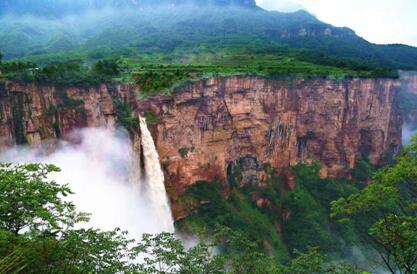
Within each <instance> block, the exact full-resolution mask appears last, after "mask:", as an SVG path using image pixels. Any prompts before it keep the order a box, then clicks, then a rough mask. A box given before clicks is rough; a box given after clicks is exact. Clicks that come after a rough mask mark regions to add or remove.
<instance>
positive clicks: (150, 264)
mask: <svg viewBox="0 0 417 274" xmlns="http://www.w3.org/2000/svg"><path fill="white" fill-rule="evenodd" d="M136 250H137V251H138V253H139V254H142V255H143V256H144V262H143V263H140V264H139V265H138V270H139V272H140V273H149V274H151V273H152V274H170V273H172V274H174V273H181V274H199V273H201V274H203V273H204V274H205V273H208V274H216V273H225V270H224V261H223V260H222V258H221V256H215V255H214V256H212V255H211V252H210V246H208V245H206V244H204V243H200V244H198V245H196V246H195V247H192V248H190V249H189V250H186V249H185V247H184V245H183V243H182V241H181V240H179V239H176V238H175V237H174V235H172V234H170V233H161V234H158V235H155V236H154V235H148V234H145V235H143V238H142V241H141V242H140V243H139V244H138V245H137V247H136Z"/></svg>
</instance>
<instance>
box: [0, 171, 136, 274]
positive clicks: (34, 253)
mask: <svg viewBox="0 0 417 274" xmlns="http://www.w3.org/2000/svg"><path fill="white" fill-rule="evenodd" d="M58 171H59V168H57V167H56V166H53V165H43V164H26V165H11V164H1V165H0V193H1V194H0V270H1V271H0V272H1V273H19V271H23V272H24V273H118V272H123V271H127V270H129V269H131V263H130V260H129V259H130V258H134V257H135V255H134V254H135V253H134V252H133V251H132V249H131V248H130V244H131V243H132V241H131V240H128V239H127V238H126V233H125V232H121V231H120V230H118V229H115V230H113V231H108V232H103V231H100V230H96V229H75V228H74V226H75V225H76V224H79V223H81V222H86V221H88V216H87V214H85V213H79V212H77V211H76V209H75V205H74V204H73V203H71V202H67V201H65V200H64V198H65V197H67V196H68V195H70V194H71V193H72V192H71V190H70V189H69V187H68V186H66V185H64V186H61V185H59V184H57V183H56V182H54V181H49V180H48V179H47V178H48V175H49V174H50V173H51V172H58Z"/></svg>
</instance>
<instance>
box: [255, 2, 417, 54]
mask: <svg viewBox="0 0 417 274" xmlns="http://www.w3.org/2000/svg"><path fill="white" fill-rule="evenodd" d="M256 2H257V4H258V5H260V6H261V7H263V8H265V9H268V10H279V11H295V10H299V9H306V10H308V11H309V12H311V13H313V14H314V15H316V16H317V17H318V18H319V19H320V20H322V21H324V22H327V23H330V24H332V25H335V26H339V27H344V26H347V27H349V28H351V29H353V30H355V31H356V33H357V34H358V35H359V36H362V37H364V38H365V39H367V40H369V41H370V42H373V43H378V44H387V43H403V44H408V45H412V46H417V32H416V30H415V26H417V16H416V14H417V1H415V0H337V1H335V0H291V1H288V0H256Z"/></svg>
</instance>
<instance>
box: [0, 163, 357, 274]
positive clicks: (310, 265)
mask: <svg viewBox="0 0 417 274" xmlns="http://www.w3.org/2000/svg"><path fill="white" fill-rule="evenodd" d="M52 172H59V169H58V168H57V167H56V166H53V165H42V164H26V165H10V164H1V165H0V193H1V199H0V213H1V214H0V272H1V273H15V274H16V273H60V274H61V273H71V274H73V273H75V274H76V273H80V274H81V273H149V274H151V273H158V274H162V273H164V274H170V273H172V274H174V273H184V274H195V273H201V274H203V273H207V274H211V273H213V274H216V273H251V274H252V273H259V274H261V273H276V274H280V273H282V274H287V273H288V274H290V273H300V274H301V273H306V274H307V273H311V272H320V273H356V270H355V269H354V268H352V267H350V266H348V265H345V264H326V260H325V257H324V256H322V255H321V254H320V253H318V252H317V250H315V249H310V250H309V251H308V252H306V253H298V254H297V256H296V259H294V260H293V261H291V262H290V263H289V264H287V265H282V264H278V263H277V262H276V261H275V260H274V259H273V257H268V256H266V255H265V254H264V253H261V252H258V251H256V249H255V244H254V243H253V242H252V241H250V240H248V239H246V238H245V237H244V236H243V235H241V234H240V233H239V232H235V231H232V230H230V229H225V228H223V229H219V230H217V231H216V234H215V237H214V238H213V241H212V242H213V243H212V244H205V243H204V242H202V243H200V244H198V245H196V246H195V247H193V248H191V249H185V248H184V246H183V244H182V242H181V241H180V240H178V239H176V238H175V237H174V236H173V235H172V234H169V233H162V234H159V235H155V236H152V235H144V236H143V238H142V240H141V241H140V242H138V243H137V242H135V241H134V240H130V239H128V237H127V233H126V232H122V231H120V230H119V229H115V230H113V231H101V230H98V229H93V228H84V229H78V228H76V225H77V224H80V223H85V222H88V215H87V214H85V213H79V212H77V211H76V208H75V206H74V204H72V203H70V202H67V201H66V200H65V198H66V197H67V196H68V195H70V194H71V190H70V189H69V188H68V186H66V185H64V186H61V185H58V184H57V183H56V182H54V181H50V180H48V175H49V174H50V173H52ZM216 247H218V248H221V249H222V248H224V247H227V250H228V252H226V253H220V254H218V255H215V253H216V252H213V251H212V250H213V248H216ZM139 258H143V259H139Z"/></svg>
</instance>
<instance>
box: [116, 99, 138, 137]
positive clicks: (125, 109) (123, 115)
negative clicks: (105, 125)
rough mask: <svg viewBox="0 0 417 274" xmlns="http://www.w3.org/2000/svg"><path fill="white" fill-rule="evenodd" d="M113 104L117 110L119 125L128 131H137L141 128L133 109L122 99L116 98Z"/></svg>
mask: <svg viewBox="0 0 417 274" xmlns="http://www.w3.org/2000/svg"><path fill="white" fill-rule="evenodd" d="M113 104H114V106H115V108H116V117H117V123H118V125H119V126H121V127H124V128H125V129H127V130H132V129H136V128H138V126H139V122H138V119H136V118H135V117H133V116H132V113H133V110H132V107H131V106H130V105H129V104H127V103H126V102H123V101H122V100H121V99H120V98H118V97H114V98H113Z"/></svg>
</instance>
